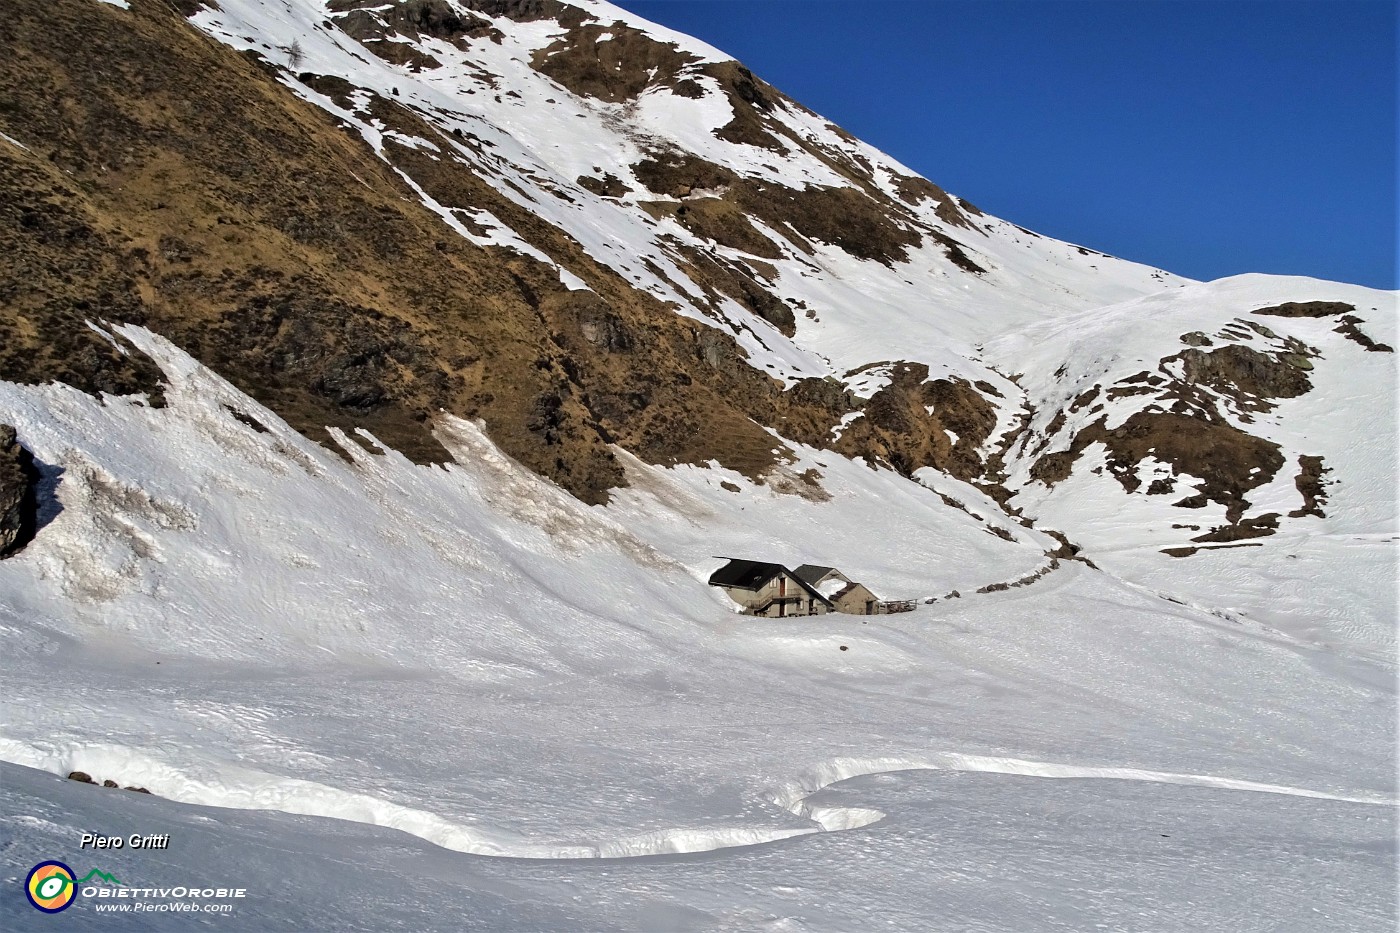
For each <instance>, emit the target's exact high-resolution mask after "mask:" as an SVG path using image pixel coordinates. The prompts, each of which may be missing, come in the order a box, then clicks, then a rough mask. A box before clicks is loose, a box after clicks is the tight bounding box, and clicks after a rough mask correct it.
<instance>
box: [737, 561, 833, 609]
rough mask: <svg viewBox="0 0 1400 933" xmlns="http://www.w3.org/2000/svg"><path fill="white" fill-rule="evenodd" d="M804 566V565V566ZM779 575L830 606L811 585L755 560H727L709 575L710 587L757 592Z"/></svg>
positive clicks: (780, 565) (778, 568)
mask: <svg viewBox="0 0 1400 933" xmlns="http://www.w3.org/2000/svg"><path fill="white" fill-rule="evenodd" d="M804 566H806V565H804ZM780 573H785V574H787V575H789V576H791V577H792V578H793V579H794V580H796V581H797V585H798V586H800V587H802V588H803V589H804V590H806V591H807V593H808V594H809V595H811V596H812V597H813V598H814V599H819V600H821V601H822V602H824V603H826V604H827V605H828V606H829V605H831V600H829V599H827V598H826V597H825V596H823V595H822V594H821V593H818V592H817V591H816V590H815V589H813V588H812V585H811V584H810V583H808V582H807V581H805V580H803V579H802V578H801V577H799V576H797V575H796V574H794V573H793V572H792V571H791V570H788V569H787V568H786V567H784V566H783V565H782V564H768V563H764V562H763V561H757V560H736V559H734V558H730V559H729V563H727V564H725V565H724V566H723V567H721V568H719V569H718V570H716V571H715V572H714V573H712V574H710V586H732V587H735V588H737V589H742V590H757V589H761V588H762V587H763V584H765V583H767V582H768V581H769V580H771V579H773V578H774V577H776V576H777V575H778V574H780Z"/></svg>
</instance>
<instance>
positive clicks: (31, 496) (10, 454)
mask: <svg viewBox="0 0 1400 933" xmlns="http://www.w3.org/2000/svg"><path fill="white" fill-rule="evenodd" d="M38 481H39V473H38V471H37V470H36V469H35V468H34V458H33V457H32V456H31V455H30V453H29V451H27V450H25V449H24V448H23V447H21V446H20V445H19V441H18V440H17V439H16V438H15V429H14V428H12V427H10V426H9V425H7V424H0V559H4V558H6V557H9V556H10V555H11V554H14V553H15V552H17V551H19V550H20V549H21V548H23V547H24V546H25V545H26V544H28V543H29V542H30V541H31V540H33V538H34V521H35V511H36V508H35V505H36V500H35V490H36V487H37V485H38Z"/></svg>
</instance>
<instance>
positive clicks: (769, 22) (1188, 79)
mask: <svg viewBox="0 0 1400 933" xmlns="http://www.w3.org/2000/svg"><path fill="white" fill-rule="evenodd" d="M620 5H622V6H624V7H626V8H627V9H629V10H632V11H634V12H636V13H639V14H641V15H642V16H645V17H647V18H649V19H652V20H655V21H656V22H659V23H663V24H665V25H667V26H670V27H672V28H674V29H678V30H680V31H682V32H686V33H690V34H691V35H694V36H697V37H699V38H701V39H704V40H705V41H707V42H709V43H711V44H712V45H715V46H718V47H719V48H721V49H724V50H725V51H727V52H729V53H730V54H733V55H734V56H735V57H736V58H738V59H740V60H741V61H743V62H744V63H746V64H747V65H749V67H751V68H752V69H753V70H754V72H755V73H757V74H758V75H760V76H761V77H763V78H765V79H766V80H768V81H769V82H770V83H772V84H774V85H776V86H777V87H778V88H780V89H782V90H783V91H785V92H787V93H788V94H789V95H790V96H792V97H794V98H796V99H798V100H800V101H802V103H804V104H806V105H807V106H809V107H811V108H812V109H814V110H816V111H818V112H819V113H821V114H823V115H824V116H826V117H828V118H830V119H832V120H834V121H835V122H837V123H839V124H841V125H842V126H844V127H846V128H847V129H848V130H850V131H851V132H853V133H855V134H856V135H857V136H859V137H861V138H863V139H865V140H866V141H867V142H869V143H871V144H873V145H875V146H877V147H879V148H881V149H883V150H885V151H886V152H889V153H890V154H891V155H893V156H895V157H896V158H897V159H899V160H900V161H902V162H904V163H905V164H907V165H909V166H910V167H912V168H914V169H915V170H917V171H919V172H920V173H921V174H923V175H926V176H928V177H929V178H930V179H932V180H933V181H935V182H937V183H938V184H940V185H942V186H943V187H945V188H947V189H949V190H950V191H952V192H954V193H955V194H958V195H960V196H962V197H965V198H967V199H968V200H970V201H972V202H973V203H974V204H976V205H977V206H979V207H981V208H982V209H983V210H987V211H990V212H991V213H994V214H996V215H998V216H1000V217H1004V218H1006V219H1008V220H1011V221H1014V222H1016V223H1019V224H1022V225H1024V226H1027V227H1030V228H1031V229H1034V230H1038V231H1040V232H1042V233H1047V234H1050V235H1052V236H1056V237H1060V238H1062V239H1067V240H1071V241H1074V242H1076V243H1081V244H1083V245H1085V246H1089V247H1093V248H1095V249H1100V250H1103V251H1104V252H1108V253H1113V254H1115V255H1118V256H1123V257H1126V258H1129V259H1135V260H1139V261H1141V262H1146V263H1150V264H1152V265H1156V266H1161V267H1163V268H1166V269H1169V270H1171V271H1173V272H1177V273H1180V274H1182V275H1187V276H1191V277H1193V278H1202V279H1210V278H1218V277H1220V276H1224V275H1232V274H1235V273H1237V272H1275V273H1288V274H1297V275H1312V276H1317V277H1319V278H1329V279H1337V280H1341V281H1346V282H1356V283H1360V284H1364V285H1372V286H1376V287H1384V288H1395V287H1397V283H1396V223H1397V221H1396V198H1397V191H1396V146H1397V127H1396V123H1397V100H1396V98H1397V91H1396V88H1397V73H1396V49H1397V34H1396V4H1395V3H1393V2H1375V3H1373V2H1362V0H1332V2H1307V3H1300V2H1271V0H1234V2H1224V0H1209V2H1207V0H1168V2H1156V0H1115V2H1095V0H1033V2H1023V0H981V2H968V0H843V2H829V0H620Z"/></svg>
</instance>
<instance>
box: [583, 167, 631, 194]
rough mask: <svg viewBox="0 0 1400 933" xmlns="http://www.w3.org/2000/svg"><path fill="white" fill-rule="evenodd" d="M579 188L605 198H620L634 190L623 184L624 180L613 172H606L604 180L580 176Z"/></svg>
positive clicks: (590, 176)
mask: <svg viewBox="0 0 1400 933" xmlns="http://www.w3.org/2000/svg"><path fill="white" fill-rule="evenodd" d="M578 184H579V187H581V188H584V189H587V190H588V191H591V192H593V193H594V194H596V195H598V196H599V197H603V198H620V197H622V196H623V195H624V194H626V193H627V192H629V191H631V190H632V189H631V188H629V187H627V185H625V184H623V182H622V179H620V178H618V177H617V176H616V175H614V174H612V173H611V172H604V173H603V177H602V178H595V177H593V176H592V175H580V176H579V177H578Z"/></svg>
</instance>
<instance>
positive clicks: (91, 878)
mask: <svg viewBox="0 0 1400 933" xmlns="http://www.w3.org/2000/svg"><path fill="white" fill-rule="evenodd" d="M92 883H98V884H103V885H108V884H112V885H116V886H117V887H121V886H122V883H121V882H120V881H118V880H117V879H116V878H114V877H113V876H112V875H110V874H108V873H107V872H105V871H98V870H97V869H96V868H94V869H93V870H92V871H90V872H88V873H87V874H86V875H84V876H83V877H81V878H74V877H73V869H71V868H69V867H68V866H67V865H65V864H63V863H62V862H58V861H53V860H49V861H47V862H40V863H39V864H38V865H35V866H34V867H33V868H31V869H29V875H28V876H27V877H26V878H25V879H24V894H25V896H26V897H28V898H29V903H31V904H33V905H34V909H35V910H42V911H43V912H44V913H46V914H56V913H58V912H59V911H61V910H67V909H68V908H69V907H71V906H73V901H75V900H76V899H77V897H78V888H79V887H80V886H81V885H85V884H92ZM89 893H91V892H89Z"/></svg>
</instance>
